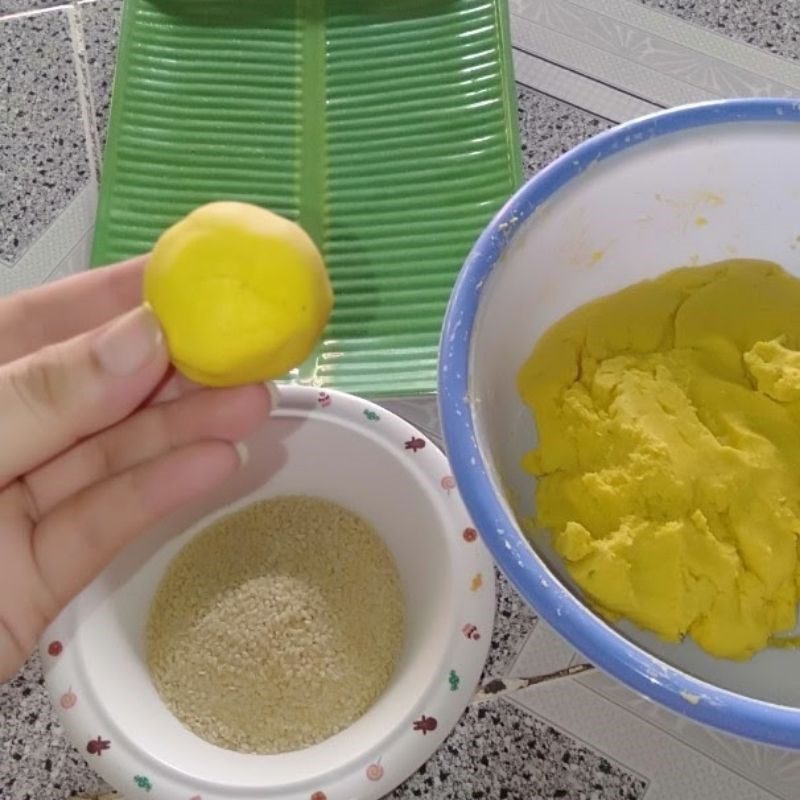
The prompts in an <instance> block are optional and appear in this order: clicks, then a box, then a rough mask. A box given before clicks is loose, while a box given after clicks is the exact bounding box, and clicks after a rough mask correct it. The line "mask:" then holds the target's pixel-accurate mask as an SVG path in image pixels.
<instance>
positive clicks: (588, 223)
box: [470, 123, 800, 706]
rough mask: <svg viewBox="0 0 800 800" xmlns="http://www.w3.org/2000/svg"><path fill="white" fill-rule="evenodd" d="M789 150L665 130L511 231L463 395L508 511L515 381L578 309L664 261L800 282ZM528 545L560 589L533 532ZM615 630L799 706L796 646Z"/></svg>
mask: <svg viewBox="0 0 800 800" xmlns="http://www.w3.org/2000/svg"><path fill="white" fill-rule="evenodd" d="M798 153H800V150H798V125H796V124H791V123H786V124H764V123H737V124H725V125H715V126H709V127H704V128H699V129H695V130H689V131H685V132H681V133H677V134H672V135H668V136H662V137H660V138H658V139H655V140H652V141H650V142H647V143H643V144H639V145H637V146H634V147H632V148H630V149H628V150H624V151H622V152H621V153H618V154H616V155H614V156H611V157H610V158H608V159H606V160H605V161H602V162H599V163H596V164H593V165H591V166H590V167H589V168H588V169H587V170H586V171H585V172H584V173H583V174H582V175H581V176H579V177H577V178H576V179H574V180H573V181H571V182H570V183H568V184H567V185H566V186H565V187H564V188H562V189H561V190H559V191H558V192H556V194H555V195H553V196H552V197H551V199H550V200H549V201H547V203H546V204H545V205H544V206H542V207H540V208H539V209H538V210H537V211H536V212H535V213H534V214H533V215H532V217H531V218H530V219H529V220H527V221H526V222H525V223H524V224H523V225H522V226H521V228H520V229H519V231H518V232H517V234H516V235H515V237H514V239H513V241H512V243H511V244H510V245H509V247H508V248H507V250H506V252H505V254H504V256H503V258H502V260H501V262H500V263H498V265H497V266H496V267H495V269H494V271H493V273H492V275H491V277H490V279H489V280H488V281H487V284H486V286H485V287H484V289H483V295H482V299H481V308H480V311H479V316H478V319H477V322H476V326H475V329H474V331H473V335H472V350H471V380H472V383H471V387H470V388H471V395H472V396H473V397H474V409H475V418H476V425H477V431H478V437H479V445H480V447H481V449H482V451H483V453H484V456H485V457H486V462H487V463H488V464H492V465H493V466H494V469H495V470H496V478H497V479H498V482H499V484H500V485H502V486H503V487H504V489H505V490H506V491H507V492H508V496H509V497H510V499H511V502H512V504H513V505H514V507H515V511H516V512H517V513H518V514H522V515H525V516H528V515H530V514H531V513H532V511H533V492H534V485H533V481H532V479H531V478H529V477H528V476H526V475H525V474H524V473H523V472H522V470H521V469H520V467H519V461H520V458H521V457H522V455H523V454H524V453H525V452H527V451H528V450H529V449H531V448H532V447H533V446H534V443H535V429H534V426H533V424H532V421H531V419H530V416H529V413H528V411H527V410H526V409H525V408H524V406H523V405H522V403H521V402H520V400H519V397H518V395H517V390H516V376H517V371H518V369H519V368H520V366H521V365H522V363H523V362H524V361H525V359H526V358H527V357H528V355H529V354H530V351H531V349H532V347H533V344H534V343H535V341H536V340H537V338H538V337H539V336H540V335H541V334H542V333H543V331H544V330H545V329H546V328H547V327H549V326H550V325H551V324H552V323H553V322H555V321H556V320H557V319H559V318H560V317H562V316H563V315H564V314H565V313H567V312H569V311H571V310H572V309H574V308H576V307H577V306H579V305H581V304H583V303H585V302H587V301H589V300H591V299H593V298H596V297H598V296H602V295H605V294H609V293H610V292H613V291H616V290H618V289H621V288H623V287H625V286H627V285H630V284H631V283H635V282H637V281H640V280H643V279H646V278H651V277H655V276H657V275H659V274H661V273H663V272H665V271H667V270H670V269H672V268H674V267H680V266H686V265H693V264H697V265H702V264H705V263H709V262H712V261H719V260H722V259H725V258H736V257H740V258H759V259H768V260H772V261H776V262H777V263H779V264H781V265H782V266H783V267H784V268H785V269H786V270H788V271H790V272H792V273H794V274H796V275H800V157H798ZM701 218H702V220H701ZM703 221H705V224H703ZM798 314H800V308H798ZM536 551H537V552H538V553H539V554H540V556H542V557H543V558H544V560H545V561H546V562H547V563H548V565H549V566H550V567H551V569H552V570H553V571H554V572H555V573H556V574H557V575H558V576H559V577H560V578H561V579H562V580H563V581H564V582H565V583H567V584H568V585H570V582H569V579H568V577H567V575H566V572H565V570H564V569H563V568H562V566H561V562H560V559H559V558H558V557H557V556H556V555H555V554H554V553H553V552H552V550H550V548H549V547H548V544H547V537H546V536H545V535H544V534H541V535H540V536H539V537H538V538H537V539H536ZM598 624H603V623H601V622H600V621H599V620H598ZM619 629H620V630H622V631H623V632H624V633H625V634H626V635H627V636H628V637H629V638H630V639H632V640H633V641H635V642H636V643H638V644H639V645H640V646H642V647H643V648H645V649H646V650H649V651H650V652H652V653H654V654H656V655H657V656H659V657H660V658H662V659H663V660H664V661H666V662H668V663H670V664H672V665H674V666H677V667H678V668H680V669H682V670H684V671H685V672H688V673H690V674H692V675H695V676H697V677H700V678H702V679H704V680H707V681H709V682H710V683H713V684H716V685H718V686H721V687H724V688H728V689H731V690H733V691H735V692H738V693H741V694H744V695H748V696H750V697H754V698H759V699H763V700H768V701H772V702H778V703H781V704H784V705H789V706H800V680H798V677H797V676H798V675H800V652H798V651H791V650H767V651H764V652H762V653H760V654H759V655H757V656H756V657H755V658H753V659H752V660H751V661H749V662H746V663H741V664H739V663H733V662H729V661H723V660H719V659H714V658H712V657H710V656H707V655H706V654H704V653H703V652H702V651H701V650H699V649H698V648H697V647H695V646H694V645H693V644H691V643H690V642H685V643H683V644H681V645H679V646H678V645H667V644H664V643H662V642H661V641H659V640H658V639H656V638H655V637H654V636H651V635H649V634H646V633H643V632H641V631H639V630H637V629H635V628H633V627H632V626H629V625H621V626H620V627H619Z"/></svg>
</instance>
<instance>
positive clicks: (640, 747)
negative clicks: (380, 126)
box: [0, 0, 800, 800]
mask: <svg viewBox="0 0 800 800" xmlns="http://www.w3.org/2000/svg"><path fill="white" fill-rule="evenodd" d="M510 6H511V11H512V39H513V44H514V47H515V50H514V65H515V69H516V74H517V79H518V88H519V122H520V127H521V130H522V138H523V151H524V153H523V156H524V164H525V168H526V171H527V172H528V173H529V174H530V173H532V172H534V171H535V170H536V169H538V168H539V167H541V166H542V165H544V164H546V163H548V162H549V161H550V160H552V159H553V158H554V157H556V156H557V155H559V154H560V153H562V152H563V151H565V150H566V149H568V148H569V147H571V146H572V145H574V144H576V143H578V142H580V141H581V140H583V139H585V138H586V137H588V136H591V135H593V134H595V133H597V132H598V131H600V130H603V129H605V128H607V127H609V126H611V125H613V124H614V123H616V122H620V121H623V120H625V119H628V118H631V117H633V116H637V115H638V114H641V113H646V112H647V111H651V110H654V109H657V108H662V107H666V106H670V105H675V104H677V103H681V102H689V101H692V100H697V99H703V98H708V97H722V96H730V95H767V94H773V95H793V96H800V63H798V62H797V59H798V54H799V53H800V3H798V2H796V0H766V2H758V0H735V1H734V0H602V2H601V0H510ZM119 11H120V0H81V1H80V2H71V3H70V2H66V0H64V2H61V1H60V0H0V68H2V74H3V89H2V91H0V292H2V293H7V292H11V291H14V290H15V289H17V288H20V287H23V286H30V285H34V284H37V283H41V282H44V281H46V280H52V279H54V278H56V277H59V276H61V275H66V274H69V273H70V272H74V271H76V270H78V269H81V268H83V267H84V266H85V265H86V263H87V261H88V246H89V242H90V237H91V227H92V219H93V213H94V203H95V199H96V183H97V177H98V174H99V171H100V166H101V165H100V159H99V155H98V154H99V153H100V151H101V147H102V143H103V140H104V130H105V122H106V116H107V110H108V103H109V93H110V83H111V74H112V70H113V60H114V53H115V45H116V36H117V29H118V20H119ZM392 405H393V406H394V410H396V411H398V412H399V413H402V414H404V415H406V416H407V417H408V418H410V419H412V421H414V422H416V423H418V424H420V425H421V426H422V427H424V428H426V429H428V430H429V431H430V432H431V433H432V434H434V435H435V433H436V431H437V430H438V423H437V420H436V414H435V407H434V404H433V402H432V401H431V400H430V399H425V400H419V401H413V400H405V401H402V402H397V403H394V404H392ZM798 787H800V756H797V755H795V754H791V753H787V752H784V751H780V750H777V749H774V748H764V747H757V746H755V745H751V744H747V743H744V742H741V741H738V740H734V739H731V738H729V737H726V736H723V735H721V734H717V733H714V732H712V731H709V730H707V729H704V728H701V727H699V726H696V725H693V724H689V723H688V722H686V721H685V720H682V719H679V718H677V717H675V716H674V715H672V714H671V713H669V712H667V711H664V710H663V709H660V708H657V707H655V706H654V705H652V704H650V703H648V702H647V701H644V700H642V699H641V698H639V697H638V696H636V695H634V694H633V693H631V692H628V691H627V690H626V689H624V688H623V687H621V686H619V685H618V684H617V683H615V682H614V681H612V680H610V679H609V678H607V677H605V676H604V675H602V674H600V673H599V672H597V671H596V670H594V669H592V668H591V667H590V666H589V665H586V664H585V662H584V660H583V659H582V658H581V657H580V656H579V655H578V654H577V653H575V652H574V651H573V650H572V649H571V648H569V647H567V646H566V645H565V644H564V643H563V642H562V641H561V640H560V639H559V638H558V637H557V636H556V635H555V634H554V633H553V632H552V631H550V630H549V629H548V628H547V627H546V626H545V625H544V624H543V623H540V622H539V621H538V620H537V618H536V616H535V614H534V613H533V612H532V611H531V610H530V609H529V608H527V607H526V606H525V604H524V603H522V602H521V601H520V599H519V598H518V597H517V596H516V595H515V593H514V592H513V591H512V590H511V589H510V588H509V586H508V584H507V583H506V582H505V581H504V580H502V579H501V580H500V581H499V588H498V616H497V624H496V629H495V632H494V638H493V642H492V651H491V656H490V659H489V663H488V664H487V667H486V671H485V680H484V686H483V692H482V693H481V694H480V695H479V696H477V697H476V698H475V700H474V702H473V703H472V705H471V706H470V707H469V709H468V711H467V713H466V714H465V716H464V718H463V719H462V721H461V722H460V723H459V725H458V727H457V728H456V730H455V731H454V732H453V734H452V735H451V736H450V738H449V739H448V740H447V741H446V742H445V744H444V746H443V747H442V748H441V750H440V751H439V752H438V754H437V755H436V756H435V757H434V758H433V759H432V760H431V761H430V762H429V763H428V764H427V765H426V766H425V767H424V768H423V769H422V770H420V772H419V773H418V774H416V775H415V776H413V777H412V778H411V779H410V780H409V781H408V782H407V783H406V784H404V785H403V786H402V787H401V788H400V789H398V790H397V791H396V792H395V793H394V794H393V797H394V798H397V800H401V798H402V800H407V798H426V799H434V798H435V800H480V799H481V798H485V800H502V799H503V798H508V799H509V800H514V799H516V798H520V799H522V798H525V800H535V799H536V798H541V799H542V800H544V799H545V798H547V799H549V798H565V799H566V800H590V799H592V800H600V798H602V799H603V800H612V799H613V800H642V798H646V799H647V800H684V799H685V798H686V799H688V798H695V797H697V798H699V797H702V798H703V800H737V799H739V800H761V799H762V798H783V799H784V800H798V798H800V788H798ZM106 791H108V787H105V786H103V785H102V784H101V783H100V782H99V781H98V779H97V778H96V777H95V776H94V775H93V773H92V772H91V770H90V769H89V767H88V766H87V765H86V763H85V762H84V760H83V757H82V756H81V755H80V754H79V753H77V752H76V751H74V750H73V749H72V748H71V747H70V746H69V745H68V744H67V743H66V741H65V739H64V736H63V731H62V729H61V727H60V725H59V722H58V721H57V719H56V717H55V716H54V714H53V713H52V712H51V710H50V708H49V704H48V701H47V698H46V695H45V691H44V688H43V685H42V678H41V670H40V665H39V663H38V660H37V659H36V658H35V657H34V658H32V659H31V660H30V662H29V663H28V664H27V665H26V666H25V668H24V669H23V670H22V671H21V672H20V674H19V675H18V676H16V677H15V678H14V679H13V680H12V681H10V682H9V683H7V684H6V685H4V686H1V687H0V799H2V800H62V798H66V797H69V796H75V795H78V794H83V793H86V794H88V795H90V796H93V795H97V794H100V793H103V792H106ZM129 800H130V798H129Z"/></svg>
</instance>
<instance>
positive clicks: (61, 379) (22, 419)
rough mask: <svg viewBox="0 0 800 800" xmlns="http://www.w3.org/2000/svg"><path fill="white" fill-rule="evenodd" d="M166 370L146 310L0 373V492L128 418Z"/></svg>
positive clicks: (158, 337) (159, 336)
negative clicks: (35, 469) (46, 463)
mask: <svg viewBox="0 0 800 800" xmlns="http://www.w3.org/2000/svg"><path fill="white" fill-rule="evenodd" d="M168 364H169V359H168V356H167V351H166V346H165V344H164V336H163V334H162V332H161V328H160V327H159V325H158V322H157V321H156V318H155V317H154V316H153V313H152V312H151V311H150V309H149V308H147V307H146V306H140V307H139V308H136V309H134V310H133V311H130V312H128V313H127V314H125V315H123V316H122V317H119V318H117V319H116V320H115V321H113V322H112V323H110V324H109V325H106V326H103V327H102V328H98V329H96V330H93V331H90V332H89V333H85V334H82V335H81V336H78V337H75V338H74V339H69V340H67V341H65V342H60V343H59V344H55V345H51V346H50V347H46V348H44V349H42V350H40V351H38V352H37V353H34V354H32V355H30V356H26V357H24V358H21V359H19V360H17V361H12V362H11V363H10V364H6V365H5V366H2V367H0V486H4V485H5V484H6V483H8V482H9V481H11V480H13V479H14V478H16V477H18V476H19V475H22V474H24V473H25V472H27V471H28V470H30V469H32V468H33V467H35V466H38V465H39V464H41V463H43V462H44V461H47V460H48V459H50V458H52V457H53V456H55V455H57V454H58V453H60V452H62V451H63V450H65V449H66V448H68V447H70V446H71V445H72V444H74V443H75V442H76V441H78V440H79V439H82V438H84V437H86V436H89V435H91V434H93V433H95V432H97V431H99V430H102V429H103V428H107V427H108V426H109V425H113V424H114V423H116V422H118V421H120V420H121V419H124V418H125V417H127V416H128V415H129V414H130V413H131V412H132V411H133V410H134V409H136V408H137V407H138V406H139V405H140V404H141V403H142V402H143V401H144V400H145V398H146V397H147V396H148V395H149V394H150V393H151V392H152V391H153V389H154V388H155V387H156V385H157V384H158V382H159V381H160V380H161V378H162V377H163V376H164V373H165V372H166V370H167V366H168Z"/></svg>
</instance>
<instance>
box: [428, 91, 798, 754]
mask: <svg viewBox="0 0 800 800" xmlns="http://www.w3.org/2000/svg"><path fill="white" fill-rule="evenodd" d="M746 122H793V123H800V102H799V101H798V100H791V99H783V98H757V99H742V100H722V101H713V102H708V103H698V104H693V105H687V106H680V107H678V108H673V109H669V110H666V111H661V112H657V113H655V114H652V115H648V116H646V117H641V118H639V119H635V120H632V121H631V122H627V123H624V124H622V125H619V126H616V127H614V128H612V129H610V130H608V131H606V132H604V133H600V134H598V135H597V136H595V137H593V138H591V139H589V140H587V141H585V142H583V143H582V144H580V145H578V146H577V147H575V148H573V149H572V150H570V151H569V152H568V153H566V154H565V155H563V156H561V157H560V158H558V159H557V160H556V161H554V162H553V163H552V164H550V165H549V166H548V167H546V168H545V169H543V170H542V171H541V172H539V173H538V174H536V175H535V176H534V177H533V178H531V179H530V180H529V181H528V182H527V183H525V185H524V186H522V188H520V189H519V190H518V191H517V192H516V194H514V195H513V196H512V197H511V199H510V200H509V201H508V202H507V203H506V204H505V205H504V206H503V208H502V209H501V210H500V211H499V212H498V213H497V215H496V216H495V217H494V219H493V220H492V221H491V222H490V223H489V225H488V226H487V227H486V229H485V230H484V231H483V233H482V234H481V236H480V237H479V238H478V240H477V242H476V243H475V245H474V247H473V248H472V250H471V252H470V253H469V255H468V256H467V259H466V261H465V263H464V266H463V267H462V269H461V271H460V273H459V275H458V278H457V280H456V283H455V286H454V288H453V292H452V295H451V297H450V302H449V304H448V307H447V311H446V314H445V319H444V325H443V328H442V337H441V342H440V346H439V376H438V378H439V413H440V418H441V423H442V432H443V436H444V442H445V445H446V449H447V453H448V456H449V458H450V462H451V466H452V469H453V474H454V476H455V479H456V482H457V484H458V487H459V490H460V492H461V495H462V497H463V499H464V502H465V504H466V506H467V508H468V510H469V512H470V515H471V516H472V518H473V520H474V522H475V524H476V526H477V528H478V530H479V531H480V533H481V536H482V538H483V540H484V541H485V543H486V545H487V547H488V548H489V551H490V552H491V554H492V556H493V557H494V559H495V560H496V562H497V563H498V565H499V566H500V568H501V569H502V571H503V572H504V573H505V575H506V576H507V577H508V578H509V580H510V581H511V583H512V584H513V585H514V586H515V587H516V589H517V590H518V591H519V592H520V593H521V594H522V596H523V597H524V598H525V599H526V600H527V601H528V602H529V603H530V604H531V605H532V606H533V607H534V608H535V609H536V611H537V612H538V613H539V614H540V615H541V616H542V617H543V618H544V619H545V620H546V621H547V622H548V623H549V624H550V625H551V626H552V627H553V628H555V629H556V630H557V631H558V632H559V633H560V634H561V635H562V636H564V637H565V638H566V639H567V640H568V641H569V642H570V644H572V645H573V646H574V647H575V648H576V649H577V650H579V651H580V652H582V653H583V654H584V655H585V656H586V657H587V658H588V659H589V660H590V661H592V662H593V663H594V664H596V665H597V666H598V667H600V668H601V669H602V670H603V671H605V672H607V673H608V674H610V675H612V676H613V677H615V678H617V679H618V680H620V681H622V682H623V683H624V684H626V685H627V686H628V687H630V688H631V689H633V690H635V691H637V692H639V693H641V694H643V695H645V696H648V697H650V698H652V699H653V700H656V701H657V702H659V703H661V704H663V705H665V706H667V707H668V708H670V709H672V710H673V711H676V712H678V713H679V714H683V715H685V716H688V717H690V718H691V719H694V720H696V721H698V722H701V723H704V724H707V725H711V726H713V727H715V728H718V729H720V730H723V731H727V732H729V733H733V734H737V735H740V736H744V737H746V738H749V739H755V740H757V741H761V742H764V743H768V744H774V745H779V746H783V747H789V748H794V749H798V748H800V708H798V709H795V708H790V707H787V706H780V705H776V704H773V703H769V702H766V701H762V700H755V699H753V698H748V697H745V696H742V695H739V694H736V693H734V692H732V691H728V690H725V689H720V688H718V687H716V686H713V685H711V684H709V683H706V682H705V681H702V680H700V679H698V678H693V677H691V676H690V675H688V674H686V673H684V672H682V671H681V670H679V669H677V668H675V667H672V666H670V665H669V664H667V663H665V662H663V661H661V660H660V659H658V658H656V657H655V656H653V655H651V654H649V653H647V652H646V651H645V650H643V649H641V648H640V647H639V646H638V645H636V644H634V643H633V642H630V641H629V640H627V639H625V638H624V637H623V636H622V635H621V634H620V633H618V632H617V631H615V630H614V629H613V628H611V627H610V626H608V625H606V624H605V623H604V622H603V621H602V620H601V619H600V618H599V617H598V616H596V615H595V614H594V612H592V611H590V610H589V608H588V607H587V606H586V605H584V603H583V602H582V601H581V600H580V599H579V598H578V597H577V596H576V595H574V594H572V592H570V591H569V590H568V589H567V588H566V587H565V586H564V585H563V584H561V582H560V581H559V579H558V578H557V577H555V575H554V574H553V573H552V572H551V571H550V570H549V569H548V567H547V565H546V564H545V563H544V562H543V561H542V560H540V559H539V557H538V556H537V555H536V554H535V553H534V551H533V549H532V548H531V547H530V546H529V545H528V543H527V541H526V540H525V537H524V536H523V534H522V533H521V532H520V530H519V527H518V525H517V523H516V521H515V519H514V517H513V515H512V513H511V511H510V509H509V508H508V506H507V505H506V503H504V502H503V501H502V500H501V499H500V494H501V490H500V488H499V485H498V484H497V483H496V482H495V481H494V479H493V478H492V476H491V471H490V469H489V467H488V465H487V463H486V462H485V460H484V457H483V453H482V452H481V449H480V447H479V444H478V439H477V435H476V425H475V420H474V416H473V409H472V406H471V403H470V402H469V396H470V395H469V390H470V369H469V361H470V350H471V336H472V330H473V327H474V324H475V319H476V316H477V314H478V310H479V306H480V300H481V293H482V289H483V286H484V284H485V282H486V281H487V279H488V278H489V277H490V275H491V272H492V269H493V268H494V266H495V264H496V263H497V262H498V260H499V259H500V258H501V256H502V254H503V251H504V250H505V247H506V246H507V244H508V243H509V241H510V240H511V238H512V237H513V235H514V233H515V232H516V230H517V229H518V228H519V227H520V225H522V224H523V223H524V222H525V221H526V220H527V219H528V218H529V217H530V215H531V214H532V213H533V212H534V211H535V209H536V208H537V207H538V206H540V205H541V204H542V203H543V202H545V201H546V200H548V199H549V198H550V197H551V196H552V195H553V194H555V193H556V192H558V191H559V189H561V188H562V187H564V186H565V185H566V184H567V183H569V182H570V181H571V180H572V179H573V178H576V177H578V176H580V175H581V174H582V173H583V171H584V170H585V169H586V168H587V166H589V165H590V164H593V163H596V162H598V161H602V160H604V159H606V158H609V157H611V156H613V155H615V154H617V153H620V152H622V151H624V150H627V149H628V148H631V147H635V146H637V145H639V144H642V143H644V142H647V141H650V140H652V139H655V138H657V137H661V136H668V135H670V134H674V133H680V132H682V131H687V130H690V129H694V128H701V127H706V126H711V125H718V124H724V123H746Z"/></svg>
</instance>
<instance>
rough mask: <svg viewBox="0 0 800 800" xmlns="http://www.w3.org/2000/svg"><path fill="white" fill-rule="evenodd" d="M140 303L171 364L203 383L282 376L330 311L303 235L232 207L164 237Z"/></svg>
mask: <svg viewBox="0 0 800 800" xmlns="http://www.w3.org/2000/svg"><path fill="white" fill-rule="evenodd" d="M144 299H145V301H146V302H147V303H148V304H149V305H150V307H151V308H152V309H153V312H154V313H155V315H156V317H157V318H158V320H159V322H160V323H161V326H162V327H163V329H164V334H165V336H166V339H167V345H168V347H169V352H170V357H171V358H172V361H173V363H174V364H175V366H176V367H177V368H178V369H179V370H180V371H181V372H182V373H183V374H184V375H186V376H187V377H188V378H190V379H192V380H194V381H196V382H198V383H202V384H205V385H207V386H234V385H237V384H243V383H250V382H257V381H264V380H271V379H274V378H279V377H281V376H283V375H284V374H285V373H287V372H288V371H289V370H291V369H292V368H294V367H296V366H298V365H299V364H300V363H302V362H303V361H304V360H305V359H306V358H307V357H308V356H309V354H310V353H311V350H312V349H313V347H314V345H315V343H316V342H317V339H318V338H319V336H320V334H321V333H322V330H323V328H324V327H325V324H326V323H327V321H328V317H329V316H330V312H331V307H332V305H333V293H332V291H331V286H330V283H329V281H328V275H327V272H326V270H325V264H324V263H323V260H322V256H321V255H320V253H319V251H318V250H317V248H316V246H315V245H314V243H313V242H312V241H311V238H310V237H309V236H308V235H307V234H306V233H305V231H303V229H302V228H300V227H299V226H298V225H296V224H295V223H294V222H291V221H289V220H287V219H284V218H283V217H280V216H278V215H277V214H273V213H272V212H271V211H267V210H265V209H263V208H259V207H258V206H253V205H249V204H247V203H234V202H219V203H209V204H208V205H205V206H201V207H200V208H198V209H196V210H195V211H193V212H192V213H191V214H189V215H188V216H186V217H184V218H183V219H182V220H180V221H179V222H177V223H176V224H175V225H173V226H172V227H171V228H169V229H168V230H166V231H165V232H164V233H163V234H162V235H161V237H160V238H159V240H158V242H156V245H155V247H154V248H153V252H152V254H151V256H150V260H149V261H148V263H147V266H146V268H145V274H144Z"/></svg>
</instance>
